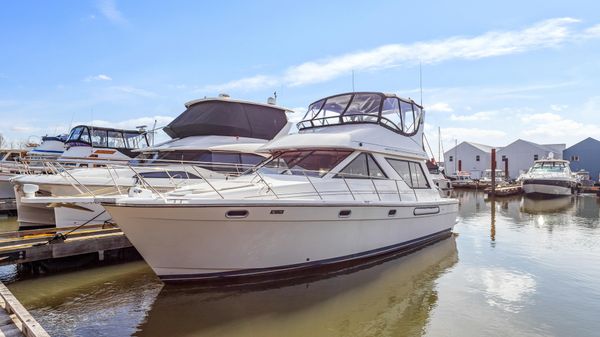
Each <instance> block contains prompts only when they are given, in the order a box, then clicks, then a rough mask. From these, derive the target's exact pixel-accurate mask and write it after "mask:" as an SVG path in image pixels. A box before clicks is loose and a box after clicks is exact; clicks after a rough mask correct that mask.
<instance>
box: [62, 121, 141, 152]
mask: <svg viewBox="0 0 600 337" xmlns="http://www.w3.org/2000/svg"><path fill="white" fill-rule="evenodd" d="M94 136H101V137H100V138H101V141H100V142H98V141H96V140H95V138H94ZM109 140H112V141H113V143H112V144H109ZM116 142H120V143H116ZM65 144H66V145H68V146H92V147H95V148H110V149H127V150H133V149H143V148H146V147H148V146H150V141H149V140H148V133H147V132H146V131H144V130H125V129H113V128H103V127H96V126H88V125H77V126H75V127H73V128H72V129H71V131H70V132H69V135H68V136H67V138H66V140H65ZM111 145H115V146H111ZM136 145H139V146H136Z"/></svg>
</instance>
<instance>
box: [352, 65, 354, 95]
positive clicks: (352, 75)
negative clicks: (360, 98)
mask: <svg viewBox="0 0 600 337" xmlns="http://www.w3.org/2000/svg"><path fill="white" fill-rule="evenodd" d="M352 92H354V69H352Z"/></svg>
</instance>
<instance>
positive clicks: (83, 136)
mask: <svg viewBox="0 0 600 337" xmlns="http://www.w3.org/2000/svg"><path fill="white" fill-rule="evenodd" d="M79 140H81V141H82V142H86V143H92V141H91V140H90V132H89V131H88V128H85V127H84V128H83V132H82V133H81V138H79Z"/></svg>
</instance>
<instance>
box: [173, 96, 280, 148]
mask: <svg viewBox="0 0 600 337" xmlns="http://www.w3.org/2000/svg"><path fill="white" fill-rule="evenodd" d="M186 106H187V110H185V111H184V112H183V113H182V114H181V115H179V117H177V118H175V119H174V120H173V121H172V122H171V123H169V125H167V126H166V127H165V128H164V129H163V130H164V131H165V133H167V135H169V136H170V137H171V138H183V137H190V136H203V135H220V136H237V137H248V138H258V139H266V140H270V139H272V138H273V137H275V135H277V133H278V132H279V131H280V130H281V129H282V128H283V127H284V126H285V125H286V123H287V117H286V115H285V112H286V111H287V109H285V108H281V107H278V106H275V105H273V106H270V105H265V104H255V103H252V102H245V101H236V100H228V99H204V100H199V101H194V102H190V103H188V104H186Z"/></svg>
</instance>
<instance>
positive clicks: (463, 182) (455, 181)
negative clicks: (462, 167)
mask: <svg viewBox="0 0 600 337" xmlns="http://www.w3.org/2000/svg"><path fill="white" fill-rule="evenodd" d="M450 180H451V181H452V187H465V186H470V185H472V184H473V179H472V178H471V173H469V172H467V171H459V172H458V173H457V174H455V175H452V176H450Z"/></svg>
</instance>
